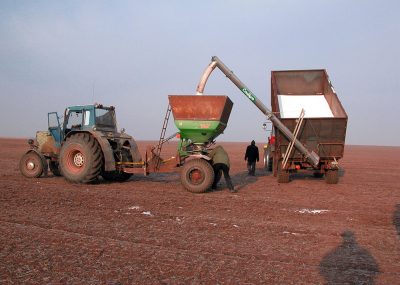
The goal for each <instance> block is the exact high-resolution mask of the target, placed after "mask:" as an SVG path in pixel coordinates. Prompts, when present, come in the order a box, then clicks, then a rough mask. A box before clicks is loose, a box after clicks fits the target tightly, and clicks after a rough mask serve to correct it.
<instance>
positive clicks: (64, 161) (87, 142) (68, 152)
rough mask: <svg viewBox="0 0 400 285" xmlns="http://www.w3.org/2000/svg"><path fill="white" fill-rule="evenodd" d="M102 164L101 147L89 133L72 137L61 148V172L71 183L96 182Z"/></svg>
mask: <svg viewBox="0 0 400 285" xmlns="http://www.w3.org/2000/svg"><path fill="white" fill-rule="evenodd" d="M102 164H103V153H102V151H101V147H100V145H99V143H98V142H97V140H96V139H94V138H93V137H92V136H91V135H90V134H88V133H77V134H74V135H72V136H70V137H69V138H67V140H66V142H65V143H64V145H63V146H62V148H61V152H60V170H61V173H62V175H63V176H64V178H65V179H66V180H68V181H69V182H73V183H89V182H92V181H94V180H96V179H97V177H98V176H99V175H100V172H101V169H102Z"/></svg>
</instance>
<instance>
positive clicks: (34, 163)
mask: <svg viewBox="0 0 400 285" xmlns="http://www.w3.org/2000/svg"><path fill="white" fill-rule="evenodd" d="M19 170H20V171H21V174H22V175H24V176H25V177H28V178H37V177H40V176H41V175H42V174H43V170H44V165H43V161H42V158H41V157H40V156H39V155H38V154H37V153H36V152H34V151H30V152H27V153H25V154H24V155H23V156H22V157H21V160H20V161H19Z"/></svg>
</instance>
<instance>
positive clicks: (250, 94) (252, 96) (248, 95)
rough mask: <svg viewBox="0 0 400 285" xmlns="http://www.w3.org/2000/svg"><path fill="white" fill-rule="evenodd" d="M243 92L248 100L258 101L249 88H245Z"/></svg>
mask: <svg viewBox="0 0 400 285" xmlns="http://www.w3.org/2000/svg"><path fill="white" fill-rule="evenodd" d="M242 92H243V94H244V95H246V96H247V98H249V99H250V100H251V101H255V100H256V96H255V95H254V94H253V93H251V91H250V90H248V89H247V88H243V89H242Z"/></svg>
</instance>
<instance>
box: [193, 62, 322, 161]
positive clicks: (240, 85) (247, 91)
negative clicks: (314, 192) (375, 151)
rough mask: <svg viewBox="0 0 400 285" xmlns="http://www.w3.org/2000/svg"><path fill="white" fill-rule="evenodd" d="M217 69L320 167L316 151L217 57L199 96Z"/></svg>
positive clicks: (202, 79)
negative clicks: (307, 146)
mask: <svg viewBox="0 0 400 285" xmlns="http://www.w3.org/2000/svg"><path fill="white" fill-rule="evenodd" d="M216 67H218V68H219V70H221V72H222V73H223V74H225V76H226V77H228V79H229V80H230V81H232V83H233V84H235V85H236V86H237V87H238V88H239V89H240V91H242V93H243V94H244V95H245V96H246V97H247V98H248V99H249V100H250V101H251V102H252V103H253V104H254V105H256V106H257V108H258V109H260V111H261V112H263V114H265V115H266V116H267V118H268V119H269V120H270V121H271V122H272V123H273V124H274V126H275V127H276V128H278V130H279V131H281V132H282V133H283V134H284V136H285V137H286V138H287V139H288V140H289V141H294V146H295V147H296V149H297V150H298V151H299V152H300V153H301V154H303V155H304V157H305V158H306V160H307V161H308V162H309V163H310V164H311V165H312V166H313V167H315V168H317V167H318V164H319V156H318V154H316V153H315V152H314V151H311V152H310V151H308V149H307V148H305V147H304V145H303V144H302V143H301V142H300V141H299V140H298V139H296V138H295V137H294V135H293V133H292V132H291V131H290V130H289V129H288V128H287V127H286V126H285V125H284V124H283V123H282V122H281V121H280V120H279V119H278V118H277V117H276V116H275V115H274V114H273V113H272V111H270V110H268V108H267V107H265V105H264V104H263V103H262V102H261V101H260V100H259V99H258V98H257V97H256V95H254V93H253V92H251V91H250V89H249V88H248V87H247V86H246V85H245V84H244V83H243V82H242V81H241V80H240V79H239V78H238V77H237V76H236V75H235V74H234V73H233V71H231V70H230V69H229V68H228V67H227V66H226V65H225V64H224V63H223V62H222V61H221V60H220V59H219V58H218V57H217V56H213V57H212V58H211V63H210V64H209V65H208V66H207V68H206V70H205V71H204V72H203V75H202V76H201V79H200V82H199V84H198V86H197V90H196V94H197V95H203V92H204V88H205V86H206V83H207V80H208V78H209V77H210V75H211V73H212V72H213V70H214V69H215V68H216Z"/></svg>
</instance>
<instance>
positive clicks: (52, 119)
mask: <svg viewBox="0 0 400 285" xmlns="http://www.w3.org/2000/svg"><path fill="white" fill-rule="evenodd" d="M47 119H48V125H49V132H50V134H51V135H52V136H53V138H54V141H55V144H56V147H61V142H62V140H63V139H64V136H63V133H62V130H61V126H60V119H59V117H58V114H57V112H50V113H48V114H47Z"/></svg>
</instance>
